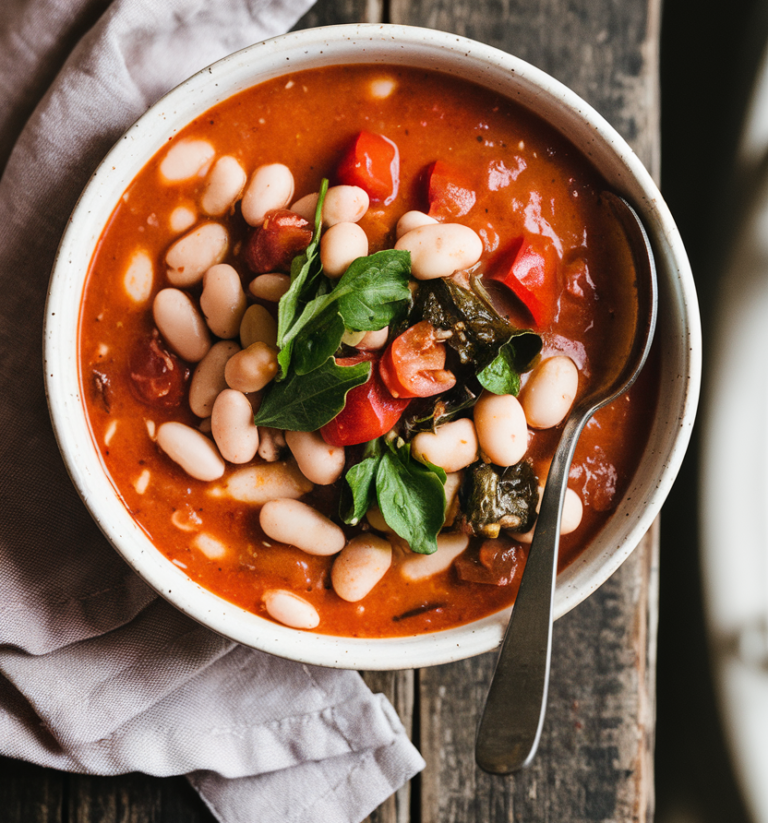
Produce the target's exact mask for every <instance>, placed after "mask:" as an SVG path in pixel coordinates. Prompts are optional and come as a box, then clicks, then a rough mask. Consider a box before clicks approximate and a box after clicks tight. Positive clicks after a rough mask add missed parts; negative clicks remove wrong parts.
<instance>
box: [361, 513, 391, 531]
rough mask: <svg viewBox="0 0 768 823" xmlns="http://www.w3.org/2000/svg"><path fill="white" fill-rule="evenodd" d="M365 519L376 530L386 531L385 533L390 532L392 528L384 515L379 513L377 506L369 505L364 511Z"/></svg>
mask: <svg viewBox="0 0 768 823" xmlns="http://www.w3.org/2000/svg"><path fill="white" fill-rule="evenodd" d="M365 519H366V520H367V521H368V523H369V525H370V526H371V528H372V529H376V531H377V532H386V533H387V534H391V533H392V528H391V527H390V525H389V523H387V521H386V520H385V519H384V515H383V514H382V513H381V509H380V508H379V507H378V506H371V508H370V509H368V511H367V512H366V513H365Z"/></svg>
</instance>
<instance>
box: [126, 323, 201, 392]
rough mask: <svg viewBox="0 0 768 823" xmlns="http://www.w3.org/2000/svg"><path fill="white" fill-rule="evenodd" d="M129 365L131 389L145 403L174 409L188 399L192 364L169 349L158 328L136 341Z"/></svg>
mask: <svg viewBox="0 0 768 823" xmlns="http://www.w3.org/2000/svg"><path fill="white" fill-rule="evenodd" d="M128 368H129V373H130V375H131V382H130V387H131V391H132V392H133V394H134V396H135V397H136V399H137V400H140V401H141V402H142V403H146V404H147V405H148V406H159V407H161V408H170V407H172V406H178V405H179V403H181V401H182V399H183V398H184V394H185V392H186V388H187V381H188V380H189V367H188V366H187V365H186V364H185V363H184V361H183V360H180V359H179V358H178V357H177V356H176V355H175V354H173V353H172V352H170V351H168V349H167V348H166V346H165V344H164V343H163V341H162V340H161V339H160V332H159V331H158V330H157V329H153V330H152V334H151V335H150V336H148V337H144V338H142V339H140V340H139V341H138V342H137V343H136V345H135V346H134V348H133V351H132V352H131V359H130V361H129V365H128Z"/></svg>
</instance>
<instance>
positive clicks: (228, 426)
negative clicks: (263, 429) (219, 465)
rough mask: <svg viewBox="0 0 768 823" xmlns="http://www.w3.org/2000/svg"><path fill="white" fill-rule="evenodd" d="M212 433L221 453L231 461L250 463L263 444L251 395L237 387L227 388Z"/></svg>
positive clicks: (213, 417)
mask: <svg viewBox="0 0 768 823" xmlns="http://www.w3.org/2000/svg"><path fill="white" fill-rule="evenodd" d="M211 433H212V434H213V439H214V440H215V441H216V445H217V446H218V447H219V451H220V452H221V456H222V457H223V458H224V459H225V460H228V461H229V462H230V463H249V462H250V461H251V460H253V458H254V457H255V456H256V450H257V449H258V448H259V430H258V428H257V426H256V424H255V423H254V422H253V409H252V408H251V403H250V401H249V400H248V398H247V397H246V396H245V395H244V394H243V393H242V392H239V391H235V390H234V389H224V391H223V392H221V394H220V395H219V396H218V397H217V398H216V402H215V403H214V404H213V413H212V414H211Z"/></svg>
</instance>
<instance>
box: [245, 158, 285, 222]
mask: <svg viewBox="0 0 768 823" xmlns="http://www.w3.org/2000/svg"><path fill="white" fill-rule="evenodd" d="M293 185H294V183H293V174H292V173H291V170H290V169H289V168H288V166H284V165H283V164H282V163H270V164H268V165H266V166H259V168H258V169H256V171H255V172H254V173H253V174H252V175H251V179H250V180H249V181H248V185H247V187H246V189H245V194H244V195H243V202H242V204H241V207H242V211H243V218H244V219H245V222H246V223H248V224H249V225H251V226H260V225H261V224H262V223H263V222H264V218H265V217H266V215H267V212H268V211H272V210H273V209H284V208H285V207H286V206H287V205H288V204H289V203H290V202H291V198H292V197H293Z"/></svg>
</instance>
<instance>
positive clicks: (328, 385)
mask: <svg viewBox="0 0 768 823" xmlns="http://www.w3.org/2000/svg"><path fill="white" fill-rule="evenodd" d="M370 373H371V364H370V363H369V362H362V363H355V364H354V365H352V366H338V365H336V361H335V360H334V359H333V358H332V357H329V358H328V359H327V360H326V361H325V362H324V363H323V364H322V365H321V366H320V367H318V368H317V369H315V370H314V371H311V372H309V374H305V375H298V374H296V372H294V371H291V372H290V373H289V375H288V377H287V379H285V380H283V381H282V382H281V383H272V384H271V387H270V389H269V391H267V392H266V393H265V395H264V399H263V400H262V403H261V406H260V407H259V411H258V412H257V414H256V425H257V426H272V427H273V428H276V429H289V430H290V431H298V432H309V431H315V430H316V429H319V428H320V427H321V426H324V425H325V424H326V423H329V422H330V421H331V420H333V418H334V417H336V415H337V414H338V413H339V412H340V411H341V410H342V409H343V408H344V403H345V402H346V397H347V392H348V391H349V390H350V389H353V388H355V386H361V385H362V384H363V383H365V382H366V380H368V378H369V377H370Z"/></svg>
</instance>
